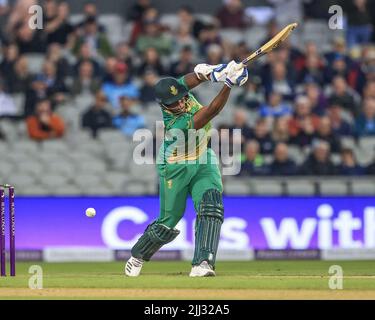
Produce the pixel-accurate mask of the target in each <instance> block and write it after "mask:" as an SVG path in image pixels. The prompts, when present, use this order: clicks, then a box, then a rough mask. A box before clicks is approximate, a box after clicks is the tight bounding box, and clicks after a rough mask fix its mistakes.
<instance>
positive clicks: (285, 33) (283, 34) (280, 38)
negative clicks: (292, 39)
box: [242, 23, 298, 64]
mask: <svg viewBox="0 0 375 320" xmlns="http://www.w3.org/2000/svg"><path fill="white" fill-rule="evenodd" d="M297 26H298V23H291V24H290V25H288V26H286V27H285V28H284V29H283V30H281V31H280V32H279V33H278V34H277V35H276V36H274V37H273V38H272V39H271V40H270V41H268V42H267V43H266V44H264V45H263V46H262V47H261V48H259V49H258V50H257V51H255V52H254V53H252V54H251V55H250V56H248V57H247V58H246V59H245V60H244V61H242V63H243V64H247V63H249V62H250V61H252V60H254V59H256V58H260V57H261V56H263V55H265V54H267V53H268V52H270V51H272V50H273V49H275V48H277V47H278V46H279V45H280V44H281V43H282V42H284V41H285V40H286V39H287V38H288V37H289V35H290V34H291V33H292V31H293V30H294V29H295V28H297Z"/></svg>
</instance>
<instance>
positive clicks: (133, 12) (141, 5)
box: [127, 0, 151, 22]
mask: <svg viewBox="0 0 375 320" xmlns="http://www.w3.org/2000/svg"><path fill="white" fill-rule="evenodd" d="M150 7H151V1H150V0H137V1H136V3H135V4H133V5H132V6H131V7H130V9H129V11H128V15H127V17H128V19H129V20H130V21H134V22H140V21H141V20H142V17H143V15H144V13H145V11H146V10H147V9H149V8H150Z"/></svg>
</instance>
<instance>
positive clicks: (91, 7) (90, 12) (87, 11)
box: [76, 1, 106, 33]
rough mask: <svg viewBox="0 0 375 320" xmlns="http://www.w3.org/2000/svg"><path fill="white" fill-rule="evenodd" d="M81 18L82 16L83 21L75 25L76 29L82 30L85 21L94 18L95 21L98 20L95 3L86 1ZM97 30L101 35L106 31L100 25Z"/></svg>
mask: <svg viewBox="0 0 375 320" xmlns="http://www.w3.org/2000/svg"><path fill="white" fill-rule="evenodd" d="M83 16H84V17H83V21H81V22H80V23H78V24H77V26H76V29H82V28H83V27H84V25H85V21H87V19H90V18H91V19H92V18H94V19H95V20H98V17H99V14H98V7H97V5H96V2H95V1H87V2H86V3H85V5H84V6H83ZM98 28H99V32H101V33H103V32H106V29H105V27H104V26H103V25H102V24H99V23H98Z"/></svg>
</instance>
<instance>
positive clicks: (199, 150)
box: [159, 77, 212, 164]
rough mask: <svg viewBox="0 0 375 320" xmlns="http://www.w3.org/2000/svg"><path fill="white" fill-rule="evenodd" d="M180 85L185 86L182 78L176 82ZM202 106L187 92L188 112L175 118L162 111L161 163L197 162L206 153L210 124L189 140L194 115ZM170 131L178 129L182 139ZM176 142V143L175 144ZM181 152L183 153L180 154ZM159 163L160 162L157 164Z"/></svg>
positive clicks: (169, 113)
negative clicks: (181, 133) (182, 136)
mask: <svg viewBox="0 0 375 320" xmlns="http://www.w3.org/2000/svg"><path fill="white" fill-rule="evenodd" d="M178 82H179V83H180V84H182V85H183V86H185V88H186V89H189V88H188V87H187V86H186V83H185V80H184V77H182V78H180V79H179V80H178ZM202 107H203V106H202V104H200V103H199V102H198V100H197V99H196V98H195V97H194V95H193V94H192V93H190V92H189V101H188V112H187V113H184V114H181V115H178V116H175V115H173V114H172V113H171V112H168V111H167V110H162V112H163V121H164V127H165V128H164V143H163V144H162V146H161V148H160V151H159V159H160V160H161V163H164V164H166V163H177V162H180V161H190V160H197V159H198V158H199V157H200V156H201V155H202V154H203V153H204V152H207V145H208V142H209V139H210V138H209V131H210V129H211V128H212V125H211V122H209V123H208V124H206V126H205V127H204V128H203V129H201V130H199V134H196V135H195V139H194V138H192V136H191V138H190V139H189V132H188V131H189V129H194V114H195V113H196V112H197V111H198V110H200V109H201V108H202ZM171 129H180V130H181V131H180V132H183V134H184V139H178V138H177V137H176V134H173V133H172V132H173V130H172V131H170V132H169V130H171ZM190 134H191V133H190ZM176 141H177V142H176ZM189 144H190V145H189ZM181 151H183V152H181ZM159 163H160V162H159Z"/></svg>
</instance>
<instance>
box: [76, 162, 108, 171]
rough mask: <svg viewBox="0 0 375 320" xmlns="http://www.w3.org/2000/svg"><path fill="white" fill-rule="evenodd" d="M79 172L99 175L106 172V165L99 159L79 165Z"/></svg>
mask: <svg viewBox="0 0 375 320" xmlns="http://www.w3.org/2000/svg"><path fill="white" fill-rule="evenodd" d="M77 167H78V172H80V173H82V174H86V173H88V174H98V173H104V172H105V171H106V168H107V166H106V164H105V163H104V162H103V161H100V160H99V159H96V160H94V159H92V160H91V161H85V162H79V163H77Z"/></svg>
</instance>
